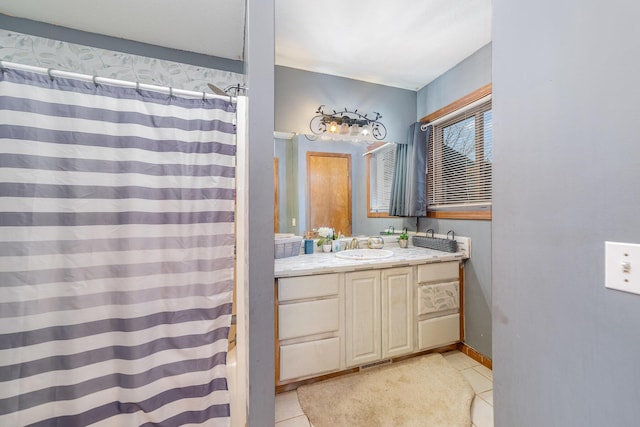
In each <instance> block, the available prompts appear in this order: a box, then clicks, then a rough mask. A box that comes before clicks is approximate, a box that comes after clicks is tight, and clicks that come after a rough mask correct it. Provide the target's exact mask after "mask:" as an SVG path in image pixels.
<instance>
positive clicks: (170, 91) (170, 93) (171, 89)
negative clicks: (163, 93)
mask: <svg viewBox="0 0 640 427" xmlns="http://www.w3.org/2000/svg"><path fill="white" fill-rule="evenodd" d="M171 98H173V88H172V87H171V86H169V99H171Z"/></svg>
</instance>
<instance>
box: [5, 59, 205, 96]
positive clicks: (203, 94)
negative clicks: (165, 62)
mask: <svg viewBox="0 0 640 427" xmlns="http://www.w3.org/2000/svg"><path fill="white" fill-rule="evenodd" d="M0 66H2V63H1V62H0ZM206 100H207V94H206V93H204V91H202V102H205V101H206Z"/></svg>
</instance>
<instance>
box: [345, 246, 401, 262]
mask: <svg viewBox="0 0 640 427" xmlns="http://www.w3.org/2000/svg"><path fill="white" fill-rule="evenodd" d="M390 256H393V252H391V251H388V250H386V249H348V250H346V251H341V252H336V257H338V258H343V259H356V260H358V259H359V260H366V259H380V258H389V257H390Z"/></svg>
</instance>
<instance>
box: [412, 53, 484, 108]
mask: <svg viewBox="0 0 640 427" xmlns="http://www.w3.org/2000/svg"><path fill="white" fill-rule="evenodd" d="M487 83H491V43H489V44H487V45H485V46H484V47H482V48H480V49H478V50H477V51H476V52H474V53H473V54H472V55H470V56H469V57H467V58H466V59H464V60H463V61H462V62H460V63H459V64H458V65H456V66H455V67H453V68H452V69H450V70H449V71H447V72H446V73H444V74H443V75H441V76H440V77H438V78H437V79H435V80H434V81H433V82H431V83H429V84H428V85H427V86H425V87H423V88H422V89H420V90H419V91H418V118H422V117H424V116H426V115H427V114H430V113H433V112H434V111H436V110H438V109H440V108H442V107H444V106H445V105H449V104H451V103H452V102H454V101H457V100H458V99H460V98H462V97H463V96H465V95H468V94H469V93H470V92H472V91H474V90H476V89H478V88H480V87H482V86H484V85H486V84H487Z"/></svg>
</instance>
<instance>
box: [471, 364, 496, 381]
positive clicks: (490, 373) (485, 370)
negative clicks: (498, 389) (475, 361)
mask: <svg viewBox="0 0 640 427" xmlns="http://www.w3.org/2000/svg"><path fill="white" fill-rule="evenodd" d="M473 369H475V370H476V371H478V372H479V373H481V374H482V375H484V376H485V377H487V378H489V379H490V380H491V381H493V371H492V370H491V369H489V368H487V367H486V366H483V365H478V366H474V367H473Z"/></svg>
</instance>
